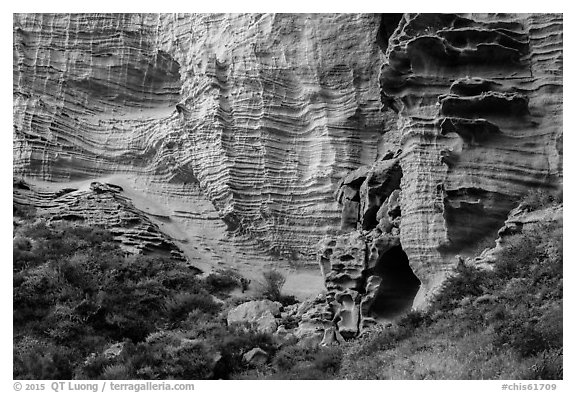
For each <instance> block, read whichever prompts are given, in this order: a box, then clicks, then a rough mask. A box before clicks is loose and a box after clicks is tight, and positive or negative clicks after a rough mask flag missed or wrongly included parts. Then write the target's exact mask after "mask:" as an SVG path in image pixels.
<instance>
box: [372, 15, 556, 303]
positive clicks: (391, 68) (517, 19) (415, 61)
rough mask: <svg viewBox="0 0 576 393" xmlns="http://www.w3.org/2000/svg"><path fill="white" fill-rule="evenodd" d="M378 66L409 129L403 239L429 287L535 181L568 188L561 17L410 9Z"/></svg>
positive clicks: (387, 97) (403, 129) (388, 96)
mask: <svg viewBox="0 0 576 393" xmlns="http://www.w3.org/2000/svg"><path fill="white" fill-rule="evenodd" d="M386 57H387V62H386V64H385V65H384V67H383V69H382V73H381V79H380V83H381V86H382V94H383V101H387V102H388V105H389V107H390V108H392V109H394V110H395V111H397V112H398V113H399V117H400V118H399V123H398V126H399V129H400V133H401V135H402V150H403V153H402V156H401V161H400V165H401V167H402V172H403V176H402V182H401V189H402V195H403V196H404V197H403V198H402V203H401V207H402V223H401V226H400V241H401V243H402V247H403V249H404V250H405V251H406V253H407V255H408V257H409V260H410V264H411V266H412V268H413V270H414V272H415V273H416V275H417V276H418V277H419V278H420V279H421V280H422V290H421V292H420V296H419V298H418V299H417V303H422V301H423V300H424V299H423V295H425V294H429V293H430V290H431V289H434V288H435V287H437V285H438V284H439V282H441V281H442V279H443V278H444V276H445V274H446V272H447V271H449V270H450V269H451V268H452V266H453V264H454V258H453V255H454V254H455V253H457V252H460V251H462V250H465V249H466V248H468V247H470V246H472V245H473V244H474V243H475V242H476V241H477V240H478V239H480V238H482V237H485V236H487V235H489V234H491V233H492V234H493V238H495V237H496V236H494V234H495V232H496V230H497V229H498V228H500V227H501V226H502V224H503V222H504V220H505V219H506V216H507V214H508V211H509V210H510V209H512V208H513V207H514V206H515V205H516V203H517V202H518V200H519V198H520V197H521V196H522V195H524V194H525V193H526V192H527V191H528V190H529V189H530V188H534V187H541V188H554V187H561V185H562V17H561V15H549V14H547V15H542V14H536V15H530V14H519V15H506V14H498V15H465V16H456V15H434V14H419V15H405V16H404V17H403V18H402V20H401V21H400V24H399V26H398V28H397V29H396V30H395V32H394V34H393V35H392V36H391V38H390V45H389V46H388V49H387V53H386Z"/></svg>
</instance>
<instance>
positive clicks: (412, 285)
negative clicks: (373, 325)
mask: <svg viewBox="0 0 576 393" xmlns="http://www.w3.org/2000/svg"><path fill="white" fill-rule="evenodd" d="M372 274H373V275H374V276H377V277H378V278H379V279H380V285H379V286H378V289H377V292H376V295H375V297H374V300H373V301H372V303H371V305H370V308H369V310H368V314H369V316H370V317H372V318H374V319H376V320H390V319H393V318H395V317H397V316H399V315H401V314H403V313H405V312H408V311H409V310H410V309H411V307H412V303H413V302H414V298H415V296H416V293H418V289H419V288H420V280H419V279H418V277H416V275H415V274H414V272H413V271H412V269H411V268H410V264H409V263H408V256H407V255H406V253H405V252H404V250H403V249H402V246H400V245H398V246H394V247H392V248H391V249H390V250H388V251H387V252H385V253H384V254H382V256H381V257H380V258H379V259H378V262H377V263H376V266H375V267H374V270H373V272H372Z"/></svg>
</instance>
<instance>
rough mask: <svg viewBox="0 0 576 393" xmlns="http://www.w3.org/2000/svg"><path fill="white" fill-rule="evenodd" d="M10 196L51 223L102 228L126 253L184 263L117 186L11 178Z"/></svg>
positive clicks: (177, 250)
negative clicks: (51, 186)
mask: <svg viewBox="0 0 576 393" xmlns="http://www.w3.org/2000/svg"><path fill="white" fill-rule="evenodd" d="M13 199H14V203H19V204H21V205H25V206H33V207H34V208H36V209H37V212H38V215H39V216H41V217H45V218H46V219H47V220H48V221H49V222H51V223H57V222H69V223H77V224H82V225H89V226H92V225H96V226H101V227H103V228H106V229H108V230H109V231H110V232H111V233H112V235H113V237H114V240H115V241H117V242H119V243H120V247H121V248H122V249H123V250H125V251H127V252H129V253H132V254H146V255H162V256H168V257H170V258H172V259H174V260H177V261H180V262H183V263H188V260H187V258H186V257H185V256H184V254H183V253H182V251H181V250H180V249H179V248H178V247H177V246H176V244H175V243H174V241H173V239H171V238H170V237H169V236H167V235H166V234H165V233H163V232H162V230H161V229H160V228H159V227H158V225H156V224H155V223H153V222H152V221H151V220H150V219H149V218H148V216H147V215H146V214H145V213H144V212H143V211H141V210H139V209H137V208H136V207H135V206H134V205H133V204H132V201H131V200H130V199H129V198H127V197H126V196H124V195H123V194H122V188H121V187H119V186H117V185H114V184H109V183H108V184H104V183H99V182H92V183H91V185H90V187H89V189H86V190H78V189H75V188H64V189H61V190H59V191H55V192H52V191H42V190H40V189H38V188H37V187H35V186H33V185H31V184H27V183H26V182H24V181H21V180H17V181H14V186H13ZM165 219H169V218H168V217H165ZM189 266H190V268H192V269H194V270H197V271H198V272H199V270H198V269H196V268H195V267H193V266H191V265H189Z"/></svg>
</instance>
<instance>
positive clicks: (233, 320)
mask: <svg viewBox="0 0 576 393" xmlns="http://www.w3.org/2000/svg"><path fill="white" fill-rule="evenodd" d="M281 306H282V305H281V304H280V303H278V302H273V301H270V300H253V301H250V302H246V303H242V304H241V305H239V306H238V307H235V308H233V309H232V310H230V311H229V312H228V316H227V318H226V320H227V322H228V325H241V326H247V327H249V328H252V329H255V330H258V331H260V332H263V333H270V334H272V333H274V332H275V331H276V328H277V327H278V323H277V321H276V317H279V316H280V307H281Z"/></svg>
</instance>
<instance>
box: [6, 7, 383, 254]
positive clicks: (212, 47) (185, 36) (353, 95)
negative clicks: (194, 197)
mask: <svg viewBox="0 0 576 393" xmlns="http://www.w3.org/2000/svg"><path fill="white" fill-rule="evenodd" d="M379 28H380V17H379V16H378V15H355V14H343V15H330V14H315V15H304V14H297V15H290V14H278V15H274V14H265V15H256V14H244V15H213V14H201V15H191V14H184V15H139V14H128V15H100V14H72V15H50V14H42V15H15V16H14V167H15V175H18V176H25V177H31V178H40V179H42V180H49V181H63V182H65V181H71V180H76V179H82V178H91V177H96V176H104V175H107V174H119V173H122V174H127V175H135V176H138V177H139V178H141V179H147V181H150V182H155V183H176V184H179V185H183V188H184V190H182V188H179V190H180V191H179V192H180V193H182V195H180V196H181V197H182V198H186V197H187V195H186V193H187V192H188V193H193V188H194V187H196V188H197V187H200V188H201V190H202V192H203V193H204V195H205V196H206V197H207V198H209V199H210V200H211V201H212V203H213V204H214V206H215V207H216V209H217V210H218V212H219V214H220V217H221V218H222V220H224V221H225V223H226V224H227V226H228V228H229V229H230V230H234V231H237V232H239V233H244V234H247V235H248V236H249V237H253V238H256V239H258V240H259V241H260V242H261V244H262V247H263V248H264V249H267V250H273V251H278V252H282V253H285V254H288V255H291V256H293V257H299V256H300V257H302V256H308V258H306V257H304V258H303V260H310V259H311V258H310V255H311V254H313V253H314V246H315V243H316V242H317V241H318V240H319V239H320V238H321V237H322V236H323V235H324V234H326V233H328V232H329V231H331V230H333V229H334V228H336V227H337V224H338V222H339V215H340V213H339V207H338V206H337V204H336V202H335V200H334V198H333V196H332V194H333V192H334V189H335V185H336V183H337V182H338V181H339V179H340V178H341V177H342V176H343V175H345V174H346V173H347V172H348V171H350V170H353V169H355V168H356V167H358V166H360V165H364V164H368V163H371V162H373V161H374V160H375V159H377V158H378V154H379V146H381V145H382V143H383V140H384V139H385V137H384V136H383V135H384V134H385V133H386V129H387V128H389V127H386V123H387V122H389V121H390V120H389V117H390V116H388V115H387V114H385V113H383V112H381V111H380V106H381V104H380V87H379V83H378V78H379V74H380V67H381V66H382V63H383V59H384V53H382V51H381V50H380V47H379V45H378V42H377V41H378V40H377V38H378V32H379ZM187 187H189V188H190V191H186V189H187ZM167 192H170V190H168V191H167Z"/></svg>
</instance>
